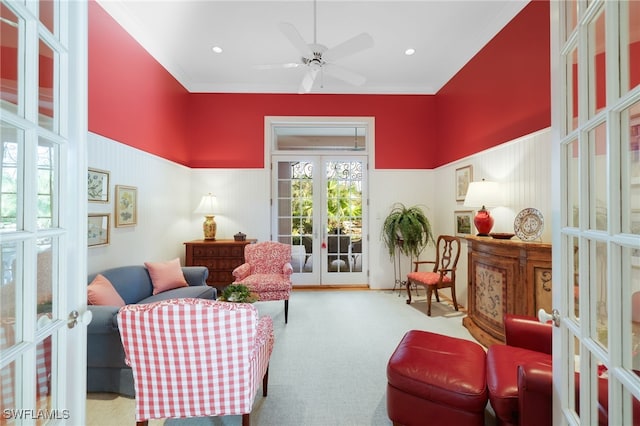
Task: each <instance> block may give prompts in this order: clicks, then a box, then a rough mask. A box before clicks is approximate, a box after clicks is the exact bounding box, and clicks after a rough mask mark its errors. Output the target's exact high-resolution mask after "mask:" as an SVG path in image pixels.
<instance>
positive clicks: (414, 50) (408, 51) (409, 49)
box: [404, 47, 416, 56]
mask: <svg viewBox="0 0 640 426" xmlns="http://www.w3.org/2000/svg"><path fill="white" fill-rule="evenodd" d="M415 53H416V49H414V48H413V47H410V48H408V49H407V50H405V51H404V54H405V55H407V56H411V55H413V54H415Z"/></svg>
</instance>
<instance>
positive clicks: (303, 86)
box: [298, 68, 320, 93]
mask: <svg viewBox="0 0 640 426" xmlns="http://www.w3.org/2000/svg"><path fill="white" fill-rule="evenodd" d="M318 71H320V69H319V68H309V71H307V73H306V74H305V75H304V77H302V82H301V83H300V87H299V88H298V93H309V92H310V91H311V89H312V88H313V83H314V82H315V81H316V77H317V76H318Z"/></svg>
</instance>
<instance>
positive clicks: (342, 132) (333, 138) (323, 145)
mask: <svg viewBox="0 0 640 426" xmlns="http://www.w3.org/2000/svg"><path fill="white" fill-rule="evenodd" d="M273 131H274V135H275V148H276V149H277V150H285V151H305V150H306V151H317V150H322V151H362V150H364V149H365V143H366V138H365V136H366V128H365V127H358V126H349V125H341V126H319V127H309V126H306V125H305V126H300V125H297V126H293V125H292V126H286V125H279V126H276V127H274V129H273Z"/></svg>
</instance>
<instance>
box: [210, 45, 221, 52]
mask: <svg viewBox="0 0 640 426" xmlns="http://www.w3.org/2000/svg"><path fill="white" fill-rule="evenodd" d="M211 50H213V51H214V52H215V53H222V47H220V46H213V47H212V48H211Z"/></svg>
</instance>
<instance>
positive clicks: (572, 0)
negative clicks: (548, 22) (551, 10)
mask: <svg viewBox="0 0 640 426" xmlns="http://www.w3.org/2000/svg"><path fill="white" fill-rule="evenodd" d="M564 14H565V34H566V37H565V41H566V39H567V38H569V36H570V35H571V33H572V32H573V30H575V29H576V25H577V24H578V1H577V0H565V2H564Z"/></svg>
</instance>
